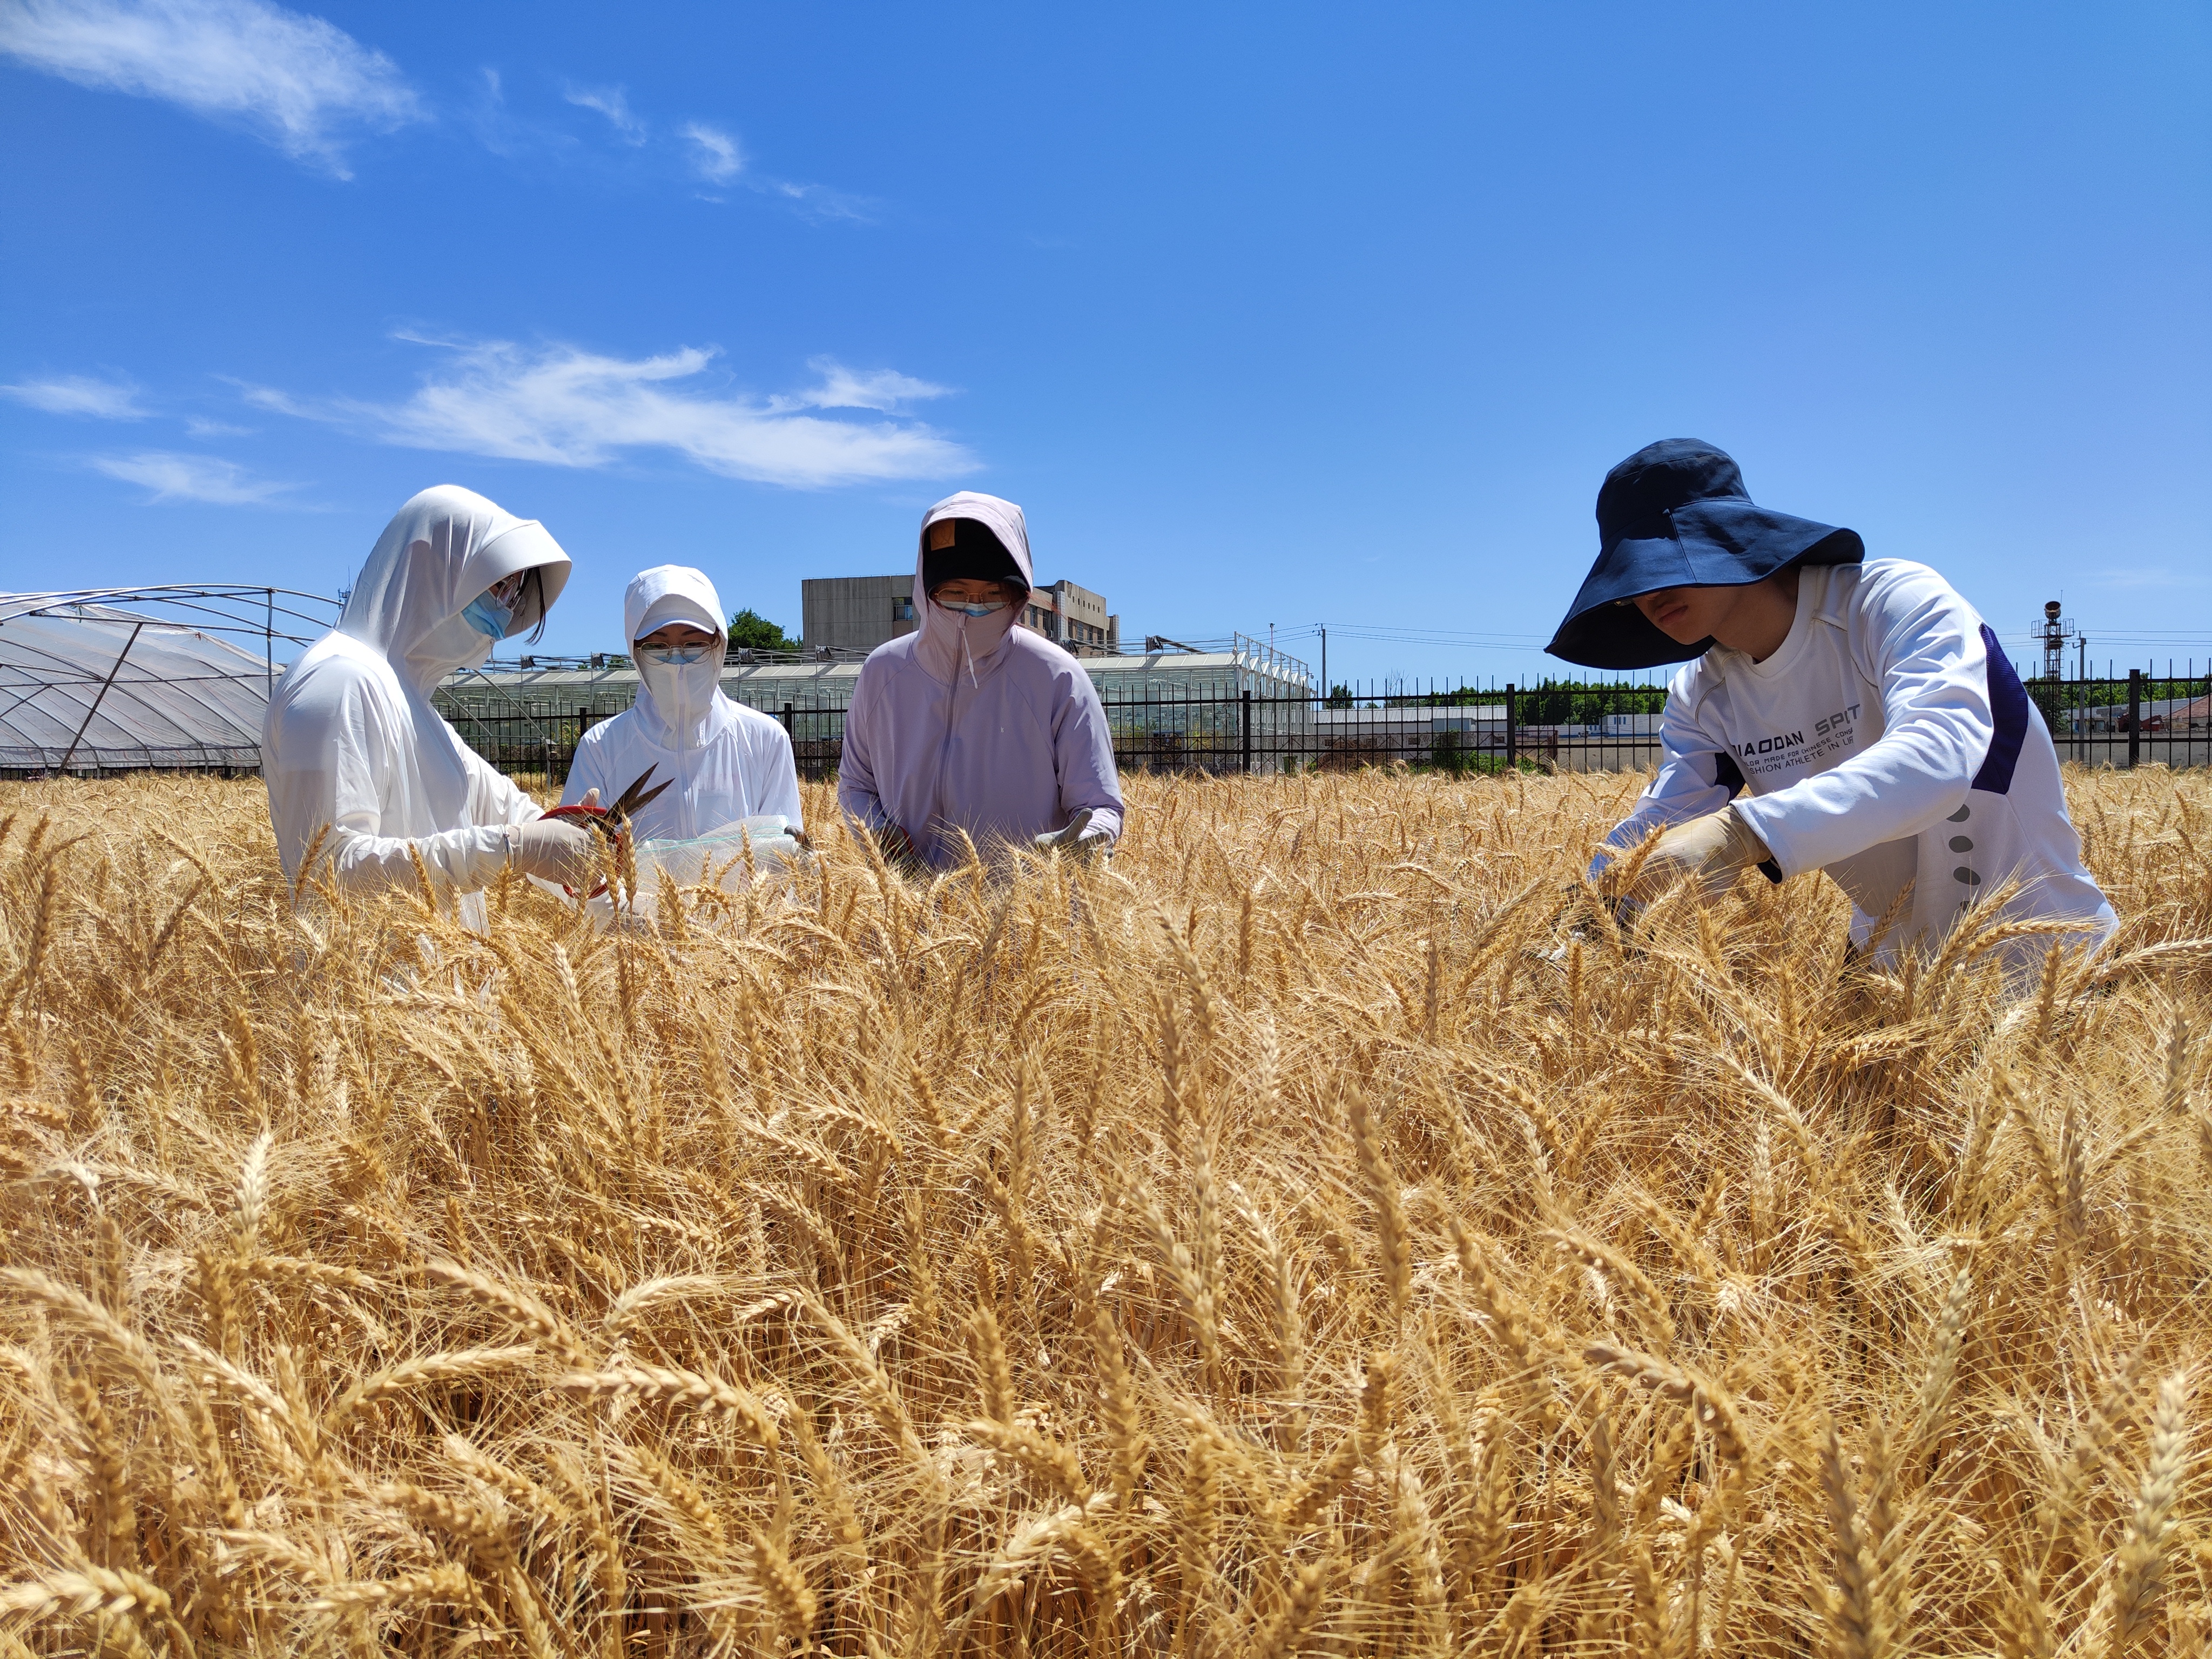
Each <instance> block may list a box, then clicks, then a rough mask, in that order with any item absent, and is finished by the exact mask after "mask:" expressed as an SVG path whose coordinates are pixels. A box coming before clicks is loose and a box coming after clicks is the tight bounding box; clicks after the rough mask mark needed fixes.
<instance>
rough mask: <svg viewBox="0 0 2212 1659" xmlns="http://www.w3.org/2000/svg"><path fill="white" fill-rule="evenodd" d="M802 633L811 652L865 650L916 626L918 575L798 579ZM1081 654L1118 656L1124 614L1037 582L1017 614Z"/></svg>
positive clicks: (1058, 585)
mask: <svg viewBox="0 0 2212 1659" xmlns="http://www.w3.org/2000/svg"><path fill="white" fill-rule="evenodd" d="M914 607H915V597H914V575H913V573H912V572H908V574H905V575H903V576H817V577H811V578H808V579H807V580H803V581H801V582H800V583H799V635H800V637H801V638H802V639H804V640H805V642H806V652H807V654H808V655H809V656H818V655H819V653H821V652H823V651H824V650H828V651H829V652H830V653H832V655H833V657H834V656H836V655H839V654H842V653H846V652H857V653H860V654H862V655H866V653H868V652H871V651H872V650H874V649H875V648H876V647H878V646H879V645H881V644H883V643H884V641H886V640H895V639H896V638H898V636H899V635H902V634H911V633H913V632H914V629H915V611H914ZM1018 620H1019V621H1020V622H1021V623H1022V625H1023V626H1024V627H1026V628H1032V629H1036V631H1037V632H1038V633H1040V634H1042V635H1044V636H1045V638H1047V639H1048V640H1051V641H1054V643H1055V644H1058V645H1061V646H1064V647H1066V648H1067V649H1068V650H1070V651H1072V652H1073V653H1075V654H1076V655H1077V656H1079V657H1084V656H1113V655H1115V653H1118V652H1119V651H1120V650H1121V618H1120V617H1115V616H1109V615H1108V614H1107V611H1106V600H1105V598H1104V597H1103V595H1101V594H1097V593H1094V592H1091V590H1090V589H1089V588H1087V587H1079V586H1076V584H1075V583H1073V582H1071V581H1057V582H1054V584H1053V585H1052V586H1050V587H1033V588H1031V589H1030V597H1029V603H1028V604H1027V605H1024V606H1023V608H1022V614H1021V617H1019V618H1018Z"/></svg>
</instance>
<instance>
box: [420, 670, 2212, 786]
mask: <svg viewBox="0 0 2212 1659" xmlns="http://www.w3.org/2000/svg"><path fill="white" fill-rule="evenodd" d="M2027 689H2028V694H2029V696H2030V699H2031V700H2032V701H2033V702H2034V704H2035V706H2036V708H2038V709H2039V711H2041V713H2042V714H2043V717H2044V720H2045V723H2046V724H2047V725H2048V726H2049V727H2050V729H2051V735H2052V737H2053V738H2054V740H2055V741H2056V743H2057V748H2058V753H2059V757H2060V758H2061V759H2062V760H2069V761H2077V762H2080V763H2083V764H2085V765H2091V766H2136V765H2154V764H2163V765H2167V766H2175V767H2183V766H2205V765H2212V681H2208V680H2206V679H2202V678H2195V679H2178V678H2170V677H2164V676H2161V677H2158V678H2153V677H2151V676H2148V675H2146V674H2144V673H2142V672H2141V671H2137V672H2135V673H2132V674H2130V675H2127V676H2124V677H2120V676H2114V677H2112V678H2105V679H2088V680H2058V681H2051V680H2030V681H2028V682H2027ZM1665 699H1666V691H1665V689H1664V688H1663V687H1662V686H1656V685H1650V684H1610V685H1608V684H1565V685H1562V684H1544V685H1537V686H1534V687H1520V686H1515V685H1511V684H1507V685H1504V686H1499V687H1497V688H1495V689H1482V688H1475V687H1464V686H1462V687H1454V688H1451V689H1449V690H1433V689H1432V690H1421V691H1404V690H1385V691H1374V690H1369V691H1364V692H1353V691H1347V690H1344V689H1343V688H1340V689H1339V690H1338V692H1337V694H1336V695H1335V696H1333V697H1324V696H1294V697H1284V696H1263V695H1261V694H1259V693H1256V692H1249V691H1246V692H1237V691H1229V690H1207V689H1198V690H1190V689H1176V690H1162V691H1158V692H1156V693H1147V694H1146V695H1144V696H1129V695H1118V696H1107V697H1106V698H1104V700H1103V701H1104V703H1105V708H1106V718H1107V720H1108V722H1109V724H1110V725H1111V726H1112V728H1113V732H1114V757H1115V761H1116V762H1117V763H1119V764H1120V765H1121V768H1122V769H1123V770H1125V771H1132V772H1205V773H1214V774H1225V773H1237V772H1246V773H1282V772H1296V771H1304V770H1309V769H1310V770H1319V771H1324V772H1337V771H1350V770H1354V769H1358V768H1360V767H1363V766H1389V765H1396V764H1403V765H1405V766H1407V767H1411V768H1414V769H1421V770H1425V771H1437V772H1443V773H1449V774H1450V775H1455V776H1468V775H1481V774H1485V773H1499V772H1505V771H1510V770H1515V769H1522V770H1528V771H1544V772H1618V771H1633V770H1637V769H1642V768H1645V767H1650V766H1651V765H1654V764H1655V763H1656V762H1657V759H1658V756H1659V713H1660V709H1661V707H1662V704H1663V703H1664V702H1665ZM611 712H613V711H611V710H605V709H588V708H579V709H577V710H575V711H574V713H572V714H547V713H538V714H513V713H501V714H484V715H477V714H471V713H469V712H467V711H466V710H465V709H463V708H448V709H447V714H448V715H449V717H450V718H452V719H453V722H454V724H455V726H458V727H459V730H460V732H461V735H462V737H463V738H465V739H466V740H467V741H468V742H469V743H470V744H472V745H474V747H475V748H476V749H477V751H478V752H479V753H481V754H482V755H483V756H484V757H485V758H486V759H488V760H489V761H490V762H491V763H493V764H494V765H495V766H498V767H500V768H501V769H503V770H507V771H531V772H542V773H544V774H545V775H547V776H548V777H550V778H551V779H553V780H555V781H559V780H560V779H562V778H564V777H566V776H567V775H568V766H569V763H570V762H571V760H572V759H573V758H574V755H575V751H576V740H577V738H578V737H579V736H580V735H581V733H582V732H583V731H584V730H585V729H586V727H588V726H590V725H592V723H593V722H594V721H596V720H604V719H605V718H607V717H608V714H610V713H611ZM763 712H765V713H767V714H770V715H771V716H772V717H773V718H775V719H776V720H780V721H781V723H782V725H783V727H784V729H785V730H786V731H787V732H790V733H791V740H792V748H793V751H794V753H795V755H796V757H797V759H798V763H799V772H800V775H802V776H805V777H808V778H825V777H829V776H831V775H834V774H835V773H836V769H837V763H838V761H839V759H840V757H841V756H842V750H843V746H844V729H845V708H844V705H843V703H842V702H805V703H798V702H787V703H785V704H783V705H781V707H780V708H769V709H766V710H764V711H763Z"/></svg>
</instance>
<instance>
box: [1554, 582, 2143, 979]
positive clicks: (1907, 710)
mask: <svg viewBox="0 0 2212 1659" xmlns="http://www.w3.org/2000/svg"><path fill="white" fill-rule="evenodd" d="M1660 746H1661V750H1662V756H1661V760H1660V765H1659V775H1658V776H1657V777H1656V778H1655V779H1654V780H1653V781H1652V782H1651V785H1650V787H1649V788H1647V789H1646V790H1645V791H1644V794H1643V797H1642V798H1641V799H1639V800H1638V803H1637V806H1636V810H1635V811H1634V812H1632V814H1630V816H1629V817H1627V818H1626V820H1624V821H1623V822H1622V823H1620V825H1619V826H1618V827H1617V828H1616V829H1614V830H1613V833H1612V834H1611V835H1609V836H1607V837H1606V848H1607V851H1605V852H1602V853H1601V854H1599V857H1598V860H1597V862H1596V864H1595V865H1594V866H1592V869H1593V873H1595V870H1596V869H1598V868H1601V867H1602V866H1603V865H1604V864H1605V863H1606V862H1607V860H1608V859H1610V858H1611V857H1612V856H1613V854H1615V853H1616V852H1618V851H1620V850H1622V849H1626V848H1632V847H1634V846H1635V845H1636V844H1637V843H1638V842H1640V841H1642V840H1643V838H1644V836H1645V835H1646V834H1647V833H1648V832H1649V831H1650V830H1651V829H1654V828H1656V827H1659V826H1662V825H1667V824H1674V823H1682V822H1685V821H1686V820H1687V819H1690V818H1695V817H1703V816H1704V815H1705V814H1706V813H1708V812H1717V811H1719V810H1720V809H1721V808H1722V807H1723V806H1724V805H1727V804H1728V803H1729V801H1730V800H1731V799H1736V800H1737V805H1736V811H1737V812H1738V813H1739V814H1740V815H1741V817H1743V819H1744V820H1745V822H1746V823H1748V824H1749V825H1750V826H1751V828H1752V829H1753V830H1754V831H1756V832H1757V833H1758V835H1759V839H1760V840H1762V841H1763V842H1765V843H1766V846H1767V848H1768V850H1769V851H1770V852H1771V853H1772V854H1774V860H1775V862H1776V863H1777V864H1778V865H1779V866H1781V869H1782V873H1783V874H1784V876H1785V877H1787V876H1794V875H1796V874H1799V873H1800V872H1803V871H1807V870H1825V871H1826V872H1827V873H1828V874H1829V875H1830V876H1832V878H1834V879H1835V881H1836V883H1837V884H1838V885H1839V886H1840V887H1842V888H1843V890H1844V892H1845V893H1846V894H1847V895H1849V896H1850V901H1851V905H1852V909H1853V913H1854V914H1853V916H1852V921H1851V937H1852V939H1853V940H1854V942H1856V943H1857V944H1858V945H1861V946H1862V947H1864V946H1866V945H1868V944H1869V941H1870V940H1873V935H1874V933H1875V927H1876V926H1877V924H1878V923H1879V922H1880V921H1881V918H1882V917H1883V916H1885V915H1888V914H1889V913H1890V910H1891V908H1892V906H1893V904H1895V903H1896V902H1897V901H1898V898H1899V895H1900V894H1901V893H1903V892H1904V891H1905V888H1906V886H1907V885H1908V884H1910V886H1911V898H1910V900H1909V901H1908V902H1907V903H1906V904H1905V906H1904V907H1903V908H1900V909H1899V913H1898V915H1897V916H1896V918H1895V919H1894V920H1893V921H1892V923H1891V925H1890V927H1889V929H1888V931H1887V933H1885V934H1884V935H1883V937H1882V938H1881V939H1879V940H1876V941H1873V942H1874V943H1875V944H1876V945H1877V947H1878V951H1879V953H1880V955H1881V956H1882V957H1894V956H1895V954H1896V953H1897V952H1898V951H1900V950H1903V949H1906V948H1917V949H1920V950H1923V951H1924V950H1930V949H1933V948H1935V947H1936V945H1940V943H1941V942H1942V938H1943V936H1944V935H1945V934H1946V933H1948V932H1949V931H1950V929H1951V927H1952V926H1953V924H1954V923H1955V922H1956V921H1957V920H1958V919H1959V917H1960V915H1963V914H1964V913H1965V912H1966V910H1968V909H1970V908H1972V906H1973V904H1974V903H1975V902H1976V901H1977V900H1978V898H1980V897H1981V896H1983V895H1984V894H1985V893H1989V892H1991V891H1994V890H1996V888H1997V887H1998V886H1999V885H2000V884H2002V883H2005V882H2007V881H2010V880H2015V879H2017V880H2018V881H2020V882H2021V884H2023V885H2022V887H2021V891H2020V892H2019V894H2018V896H2016V897H2015V899H2014V900H2013V901H2012V902H2011V904H2010V905H2009V906H2008V908H2007V911H2006V913H2005V914H2006V915H2007V916H2008V918H2027V917H2033V918H2039V919H2046V918H2047V919H2051V920H2060V921H2075V922H2079V923H2080V924H2081V938H2079V939H2074V938H2069V939H2068V941H2067V942H2068V943H2069V944H2082V943H2087V942H2090V941H2093V940H2101V939H2103V938H2104V936H2105V935H2106V934H2107V933H2110V932H2111V931H2112V927H2113V926H2114V917H2113V915H2112V906H2111V904H2110V903H2108V902H2106V898H2105V896H2104V894H2103V893H2102V892H2101V891H2100V890H2099V889H2098V886H2097V884H2096V882H2095V880H2094V879H2093V878H2092V877H2091V876H2090V874H2089V872H2088V871H2087V870H2086V869H2085V868H2083V867H2082V864H2081V839H2080V837H2079V836H2076V835H2075V832H2074V825H2073V823H2072V821H2071V820H2070V819H2069V817H2067V814H2066V797H2065V793H2064V791H2063V789H2062V788H2061V787H2060V784H2059V774H2058V754H2057V750H2056V749H2055V748H2054V747H2053V746H2052V744H2051V733H2050V732H2049V730H2048V729H2047V728H2046V727H2045V725H2044V723H2043V720H2042V717H2041V716H2040V715H2039V714H2037V713H2036V711H2035V709H2034V708H2033V705H2032V704H2031V703H2030V702H2029V701H2028V697H2027V689H2026V688H2025V687H2024V686H2022V685H2021V683H2020V677H2019V676H2018V675H2017V674H2015V672H2014V671H2013V667H2012V665H2011V663H2010V662H2008V660H2007V659H2006V658H2005V656H2004V653H2002V651H2001V650H2000V649H1999V648H1998V646H1997V639H1996V635H1995V634H1994V633H1992V632H1991V631H1990V628H1989V625H1988V624H1987V623H1984V622H1983V621H1982V619H1981V617H1979V616H1978V615H1977V614H1976V613H1975V611H1974V610H1973V607H1972V606H1971V605H1968V604H1967V603H1966V600H1965V599H1962V598H1960V595H1959V593H1958V592H1956V590H1954V588H1953V587H1952V586H1951V585H1950V584H1949V583H1948V582H1947V581H1945V580H1943V579H1942V577H1941V576H1939V575H1937V574H1936V572H1934V571H1933V570H1930V569H1929V568H1928V567H1927V566H1925V565H1920V564H1912V563H1909V562H1906V561H1905V560H1902V559H1877V560H1873V561H1870V562H1867V563H1864V564H1845V565H1814V566H1808V567H1806V568H1804V569H1802V571H1801V573H1800V574H1799V577H1798V586H1797V617H1796V621H1795V622H1794V623H1792V624H1791V625H1790V633H1789V635H1788V637H1787V638H1785V639H1784V641H1783V642H1782V647H1781V648H1780V649H1779V650H1778V651H1777V652H1775V653H1774V654H1773V655H1772V656H1771V657H1769V658H1767V659H1766V660H1765V661H1764V662H1753V660H1752V659H1750V658H1749V657H1748V656H1747V655H1745V654H1744V653H1742V652H1741V651H1732V650H1729V649H1728V648H1727V647H1722V646H1716V647H1713V648H1712V649H1711V650H1710V651H1707V652H1706V653H1705V655H1704V656H1702V657H1700V658H1699V659H1697V660H1696V661H1695V662H1692V663H1691V664H1689V665H1687V666H1686V667H1685V668H1684V669H1683V670H1682V671H1681V672H1680V673H1679V674H1677V675H1676V676H1675V677H1674V683H1673V684H1671V685H1669V686H1668V690H1667V707H1666V710H1665V713H1664V714H1662V716H1661V718H1660ZM1739 795H1741V796H1742V797H1744V798H1743V799H1738V797H1739ZM2024 944H2025V945H2027V947H2031V948H2027V949H2023V950H2021V951H2015V952H2013V953H2012V954H2011V958H2010V959H2011V960H2012V961H2013V962H2014V963H2015V964H2017V963H2021V962H2024V961H2028V960H2033V959H2034V958H2036V957H2040V955H2041V953H2042V951H2044V950H2045V949H2047V948H2048V945H2049V941H2048V940H2047V939H2043V940H2038V939H2030V940H2027V941H2025V942H2024Z"/></svg>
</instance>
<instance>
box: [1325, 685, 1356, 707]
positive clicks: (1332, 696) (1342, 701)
mask: <svg viewBox="0 0 2212 1659" xmlns="http://www.w3.org/2000/svg"><path fill="white" fill-rule="evenodd" d="M1328 706H1329V707H1330V708H1351V707H1352V688H1351V687H1350V686H1348V685H1332V686H1330V687H1329V688H1328Z"/></svg>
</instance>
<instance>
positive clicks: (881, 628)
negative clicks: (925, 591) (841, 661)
mask: <svg viewBox="0 0 2212 1659" xmlns="http://www.w3.org/2000/svg"><path fill="white" fill-rule="evenodd" d="M914 629H915V615H914V573H913V572H912V571H910V570H909V571H908V572H907V573H906V574H904V575H903V576H816V577H810V578H808V579H807V580H804V581H801V582H800V583H799V638H800V639H801V640H803V641H805V645H806V650H807V653H808V654H809V655H814V654H816V653H820V652H822V651H824V650H828V651H830V652H833V653H836V652H847V651H857V652H860V653H862V654H863V655H865V654H866V653H868V652H871V651H872V650H874V649H875V648H876V647H878V646H879V645H881V644H883V643H884V641H886V640H895V639H896V638H898V636H899V635H902V634H911V633H913V632H914Z"/></svg>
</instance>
